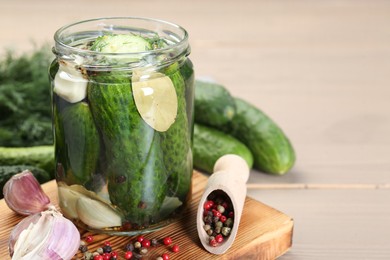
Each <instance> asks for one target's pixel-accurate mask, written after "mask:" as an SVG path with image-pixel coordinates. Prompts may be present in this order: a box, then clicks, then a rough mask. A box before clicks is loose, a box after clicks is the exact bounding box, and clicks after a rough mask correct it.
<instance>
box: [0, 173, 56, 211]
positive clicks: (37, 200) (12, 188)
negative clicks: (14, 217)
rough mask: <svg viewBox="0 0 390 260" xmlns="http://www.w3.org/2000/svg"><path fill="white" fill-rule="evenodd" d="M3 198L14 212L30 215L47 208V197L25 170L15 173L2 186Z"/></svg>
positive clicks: (48, 203) (31, 175) (48, 200)
mask: <svg viewBox="0 0 390 260" xmlns="http://www.w3.org/2000/svg"><path fill="white" fill-rule="evenodd" d="M3 195H4V200H5V202H6V203H7V205H8V207H9V208H10V209H12V210H13V211H15V212H16V213H19V214H22V215H31V214H34V213H37V212H41V211H44V210H46V209H47V208H49V206H50V205H51V203H50V199H49V197H48V196H47V195H46V194H45V193H44V192H43V190H42V187H41V185H40V184H39V182H38V181H37V179H35V177H34V175H33V174H32V173H31V172H30V171H28V170H25V171H23V172H21V173H18V174H15V175H14V176H12V177H11V179H9V180H8V181H7V183H6V184H5V185H4V187H3Z"/></svg>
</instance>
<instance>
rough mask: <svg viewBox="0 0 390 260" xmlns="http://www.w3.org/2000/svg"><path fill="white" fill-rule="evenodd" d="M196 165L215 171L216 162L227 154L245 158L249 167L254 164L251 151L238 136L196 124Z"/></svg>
mask: <svg viewBox="0 0 390 260" xmlns="http://www.w3.org/2000/svg"><path fill="white" fill-rule="evenodd" d="M193 151H194V167H195V168H197V169H200V170H204V171H206V172H208V173H212V172H213V168H214V164H215V162H216V161H217V160H218V159H219V158H220V157H221V156H223V155H225V154H236V155H239V156H241V157H242V158H244V159H245V161H246V162H247V163H248V166H249V168H251V167H252V165H253V156H252V153H251V151H250V150H249V149H248V147H246V146H245V145H244V144H243V143H241V142H240V141H238V140H237V139H236V138H234V137H232V136H230V135H227V134H225V133H224V132H221V131H219V130H216V129H214V128H210V127H207V126H203V125H199V124H195V125H194V149H193Z"/></svg>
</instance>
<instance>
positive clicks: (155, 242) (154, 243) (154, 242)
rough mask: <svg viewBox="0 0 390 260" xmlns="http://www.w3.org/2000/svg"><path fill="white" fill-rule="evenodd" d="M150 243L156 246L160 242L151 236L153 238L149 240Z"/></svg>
mask: <svg viewBox="0 0 390 260" xmlns="http://www.w3.org/2000/svg"><path fill="white" fill-rule="evenodd" d="M150 244H151V245H152V246H158V245H159V244H160V243H159V242H158V240H157V239H155V238H153V239H152V240H151V241H150Z"/></svg>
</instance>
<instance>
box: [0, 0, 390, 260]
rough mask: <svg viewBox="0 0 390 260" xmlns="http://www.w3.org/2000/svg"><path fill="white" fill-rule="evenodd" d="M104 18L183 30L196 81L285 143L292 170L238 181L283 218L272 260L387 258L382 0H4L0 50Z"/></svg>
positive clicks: (387, 94)
mask: <svg viewBox="0 0 390 260" xmlns="http://www.w3.org/2000/svg"><path fill="white" fill-rule="evenodd" d="M104 16H147V17H154V18H160V19H164V20H169V21H172V22H175V23H178V24H180V25H182V26H183V27H185V28H186V29H187V31H188V32H189V35H190V44H191V48H192V53H191V55H190V57H191V59H192V61H193V62H194V64H195V67H196V75H197V77H206V78H212V79H214V80H216V81H218V82H220V83H222V84H224V85H225V86H226V87H227V88H228V89H229V90H230V91H231V93H232V94H233V95H235V96H238V97H241V98H244V99H245V100H248V101H249V102H251V103H253V104H255V105H256V106H257V107H259V108H261V109H263V110H264V111H265V112H266V113H267V114H268V115H269V116H271V117H272V118H273V119H274V120H275V121H276V122H277V123H278V124H279V125H280V126H281V127H282V129H283V130H284V131H285V133H286V134H287V135H288V136H289V137H290V139H291V141H292V143H293V144H294V147H295V149H296V153H297V162H296V165H295V167H294V168H293V169H292V171H291V172H289V173H288V174H286V175H284V176H278V177H275V176H270V175H266V174H263V173H261V172H258V171H256V170H253V171H252V172H251V176H250V179H249V183H248V188H249V190H248V194H249V195H250V196H251V197H253V198H254V199H256V200H258V201H262V202H265V203H266V204H268V205H271V206H273V207H275V208H277V209H279V210H281V211H283V212H285V213H287V214H288V215H290V216H292V217H293V218H294V221H295V222H294V223H295V227H294V244H293V247H292V249H291V250H290V251H289V252H287V253H286V254H285V255H283V256H282V257H280V259H309V260H311V259H390V240H389V239H388V238H389V237H390V221H388V220H389V219H390V203H389V200H390V134H389V133H390V103H389V100H390V87H389V86H390V77H389V71H390V33H389V32H390V29H389V28H390V1H387V0H316V1H311V0H289V1H280V0H275V1H266V0H245V1H240V2H237V1H233V0H214V1H206V0H198V1H179V0H167V1H155V0H151V1H141V0H133V1H125V0H110V1H105V0H95V1H93V2H91V1H76V0H68V1H50V0H34V1H25V0H12V1H5V0H3V1H0V46H1V47H3V49H4V48H14V49H16V50H19V51H23V50H30V49H31V48H32V47H31V46H32V45H31V41H34V42H36V43H37V44H41V43H44V42H49V43H52V37H53V34H54V31H55V30H56V29H58V28H59V27H61V26H63V25H64V24H69V23H72V22H74V21H78V20H84V19H88V18H95V17H104ZM0 52H1V50H0ZM1 217H2V218H3V217H4V215H3V214H1Z"/></svg>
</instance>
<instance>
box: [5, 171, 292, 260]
mask: <svg viewBox="0 0 390 260" xmlns="http://www.w3.org/2000/svg"><path fill="white" fill-rule="evenodd" d="M206 183H207V177H205V176H204V175H202V174H200V173H198V172H194V176H193V196H192V203H191V205H190V206H189V209H188V210H187V211H186V213H184V214H183V217H182V218H180V219H178V220H177V221H176V222H174V223H172V224H170V225H169V226H167V227H165V228H163V229H161V230H160V231H157V232H154V233H151V234H146V235H145V237H146V238H148V239H152V238H157V239H161V238H164V237H166V236H170V237H172V240H173V243H174V244H178V245H179V247H180V252H178V253H173V252H171V251H170V248H169V247H168V246H163V245H162V246H158V247H154V248H150V250H149V252H148V254H147V256H146V257H144V258H143V259H156V257H157V256H159V255H161V254H163V253H168V254H169V255H170V259H184V260H187V259H190V260H191V259H202V260H204V259H275V258H277V257H278V256H281V255H282V254H284V253H285V252H286V251H287V250H288V249H289V248H290V247H291V245H292V234H293V220H292V219H291V217H289V216H287V215H285V214H283V213H282V212H280V211H277V210H275V209H273V208H271V207H269V206H267V205H265V204H262V203H261V202H258V201H255V200H253V199H251V198H249V197H247V198H246V201H245V206H244V211H243V215H242V218H241V223H240V226H239V230H238V234H237V237H236V240H235V241H234V243H233V245H232V247H231V248H230V249H229V250H228V251H227V252H226V253H225V254H224V255H212V254H210V253H208V252H207V251H206V250H204V249H203V247H202V245H201V243H200V241H199V238H198V235H197V231H196V210H197V207H198V203H199V200H200V198H201V196H202V194H203V190H204V187H205V186H206ZM42 187H43V190H44V191H45V192H46V194H47V195H48V196H49V197H50V198H51V200H52V202H53V203H54V204H55V205H58V204H57V202H58V201H57V186H56V183H55V181H51V182H48V183H45V184H43V185H42ZM0 216H1V217H0V259H10V257H9V254H8V238H9V234H10V232H11V230H12V228H13V226H14V225H16V224H17V223H18V222H19V221H20V220H21V219H22V216H19V215H17V214H15V213H13V212H12V211H11V210H10V209H9V208H8V207H7V205H6V203H5V202H4V200H0ZM80 233H81V236H82V237H85V236H87V235H93V237H94V241H93V243H91V244H89V245H88V248H89V250H90V251H94V250H96V249H97V248H98V247H100V246H101V245H102V244H103V242H104V241H106V240H109V241H110V242H111V244H112V245H113V250H116V251H117V252H118V253H119V256H120V257H119V258H118V259H124V258H123V255H124V250H123V247H124V246H125V245H126V244H127V243H129V242H131V241H134V237H119V236H111V237H110V236H107V235H97V234H92V233H90V232H88V231H85V230H80ZM81 257H82V254H81V253H79V254H78V255H77V256H75V258H74V259H80V258H81Z"/></svg>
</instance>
